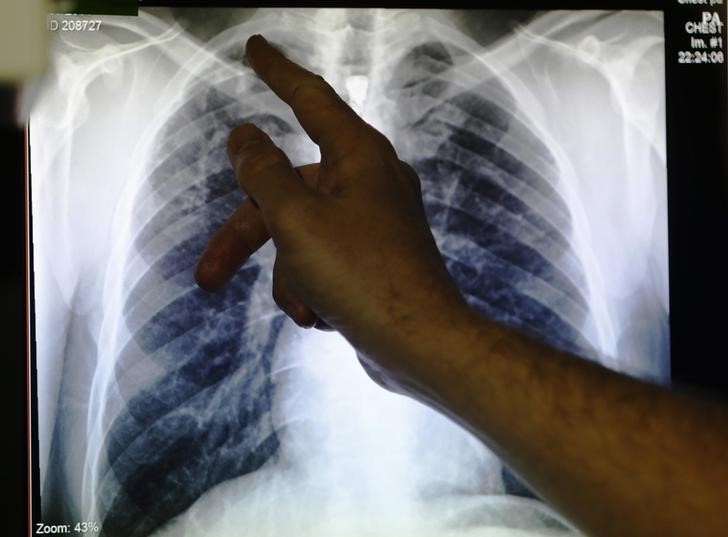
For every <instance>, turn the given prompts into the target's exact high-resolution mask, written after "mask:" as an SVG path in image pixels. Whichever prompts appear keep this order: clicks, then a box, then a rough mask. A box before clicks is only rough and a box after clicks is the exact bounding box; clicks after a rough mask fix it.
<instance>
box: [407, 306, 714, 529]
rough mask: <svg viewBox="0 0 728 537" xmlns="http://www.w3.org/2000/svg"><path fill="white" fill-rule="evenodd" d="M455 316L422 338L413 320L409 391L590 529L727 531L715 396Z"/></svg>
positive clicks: (476, 319)
mask: <svg viewBox="0 0 728 537" xmlns="http://www.w3.org/2000/svg"><path fill="white" fill-rule="evenodd" d="M458 315H460V316H459V317H458ZM458 315H453V316H452V318H453V319H454V321H453V322H456V321H457V322H459V323H460V328H458V329H456V330H453V329H452V327H449V329H448V330H447V331H444V332H447V333H449V334H451V336H445V337H444V338H443V337H440V338H431V340H429V341H426V340H427V339H428V336H426V335H424V334H425V332H426V333H433V332H434V333H437V331H436V330H434V331H433V330H426V331H425V330H423V339H424V340H425V341H423V342H421V343H420V344H416V343H414V342H411V345H412V347H411V348H415V349H417V351H416V354H415V355H413V356H410V357H409V360H412V361H414V362H415V363H412V361H411V362H410V365H411V367H412V368H413V369H412V376H411V378H410V380H409V381H407V384H408V385H409V390H410V391H411V392H414V393H415V396H416V397H418V398H420V399H421V400H424V401H426V402H427V403H428V404H430V405H432V406H435V407H437V408H438V409H440V410H441V411H443V412H445V413H447V414H449V415H451V416H452V417H453V418H454V419H456V420H457V421H459V422H461V423H462V424H463V425H465V426H466V427H468V428H469V429H471V430H472V431H473V432H474V433H475V434H477V435H479V436H480V437H481V438H483V439H484V440H485V441H486V442H487V443H489V445H490V446H491V447H492V448H493V449H494V450H495V451H496V452H497V453H498V454H499V455H500V456H501V457H503V458H504V460H506V461H507V462H508V463H509V464H510V465H511V466H512V467H513V468H514V469H515V470H517V471H518V472H519V473H520V474H521V475H522V476H523V477H524V478H525V479H526V480H528V482H529V483H530V484H531V485H532V486H533V487H534V488H535V489H536V490H537V491H538V492H539V493H540V494H541V495H542V496H543V497H544V498H545V499H547V500H548V501H550V502H551V503H552V504H553V505H554V507H556V508H557V509H559V510H560V511H561V512H562V513H564V514H565V515H566V516H567V517H569V518H570V519H571V520H572V521H573V522H574V523H575V524H576V525H577V526H579V527H580V528H581V529H583V530H584V531H586V532H587V533H588V534H589V535H594V536H605V537H606V536H618V537H625V536H630V535H639V536H643V535H644V536H648V535H650V536H651V535H655V536H658V535H659V536H661V537H666V536H671V535H675V536H686V535H701V536H704V537H709V536H713V535H715V536H719V535H720V536H725V535H728V510H727V509H726V505H728V503H726V502H728V459H727V458H726V457H725V453H726V449H728V413H727V412H726V408H725V407H724V406H722V405H719V404H713V403H709V402H705V401H700V400H695V399H693V398H691V397H688V396H684V395H680V394H676V393H673V392H670V391H668V390H665V389H663V388H660V387H656V386H652V385H649V384H645V383H642V382H639V381H636V380H633V379H630V378H628V377H625V376H622V375H618V374H616V373H613V372H611V371H609V370H607V369H604V368H602V367H600V366H598V365H595V364H592V363H589V362H586V361H584V360H581V359H578V358H574V357H571V356H568V355H566V354H564V353H560V352H558V351H555V350H553V349H551V348H548V347H546V346H544V345H542V344H540V343H538V342H535V341H532V340H530V339H527V338H525V337H523V336H522V335H520V334H517V333H515V332H513V331H511V330H509V329H506V328H502V327H500V326H497V325H495V324H492V323H490V322H488V321H486V320H484V319H481V318H479V317H477V316H475V315H474V314H472V313H468V314H458ZM442 333H443V331H441V332H440V334H442Z"/></svg>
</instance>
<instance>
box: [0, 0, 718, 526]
mask: <svg viewBox="0 0 728 537" xmlns="http://www.w3.org/2000/svg"><path fill="white" fill-rule="evenodd" d="M257 4H258V5H265V6H266V7H275V6H280V7H284V6H302V5H317V6H321V7H325V6H342V5H345V6H351V7H357V6H359V7H369V6H381V7H393V4H391V3H387V4H386V6H385V3H384V2H379V3H372V2H370V3H362V2H320V3H317V4H312V3H310V2H309V3H305V4H304V3H302V2H279V3H275V2H267V3H262V2H258V3H257ZM139 5H140V7H146V6H150V7H151V6H180V7H191V6H195V5H197V6H200V5H204V6H205V7H211V6H236V5H237V6H243V5H245V3H244V2H230V1H227V2H226V1H209V2H204V1H201V0H195V1H166V2H151V1H143V0H140V2H139ZM247 5H248V6H249V5H250V3H248V4H247ZM397 7H445V8H456V7H468V6H467V2H447V4H446V5H443V4H442V3H441V4H440V5H439V6H438V5H437V4H434V3H428V4H424V3H422V2H405V3H397ZM479 8H480V9H483V8H500V9H509V10H516V9H620V8H622V9H656V10H664V11H665V32H666V45H665V46H666V68H667V71H666V76H667V136H668V138H667V155H668V197H669V245H670V302H671V306H670V318H671V347H672V349H671V355H672V375H673V383H674V384H675V385H676V386H677V387H680V388H681V389H685V390H687V391H696V392H700V393H704V394H706V395H709V396H716V397H720V398H723V397H726V396H728V377H726V376H725V375H724V374H723V373H722V371H723V369H725V368H724V367H723V366H724V362H726V361H728V351H726V341H725V336H724V333H725V332H727V331H728V323H727V322H726V321H728V314H727V313H726V308H728V151H726V149H728V137H727V134H728V133H727V132H726V123H727V122H728V94H727V92H726V86H727V80H726V65H725V64H723V65H715V66H695V65H681V64H678V63H677V57H678V51H680V50H684V49H687V48H688V46H687V45H688V42H689V37H687V36H686V34H685V31H684V24H685V22H686V21H687V20H700V13H701V12H702V11H703V9H702V8H700V7H695V6H680V5H678V3H677V0H670V1H643V2H640V1H634V0H632V1H612V2H606V1H602V2H594V1H585V0H573V1H561V2H554V1H537V0H533V1H530V2H526V1H519V0H515V1H513V0H511V1H508V2H505V1H500V2H482V3H480V5H479ZM707 9H709V10H711V11H712V10H714V9H717V10H719V11H720V14H721V17H722V20H723V21H724V22H728V21H726V17H725V14H726V13H725V7H724V6H716V8H707ZM0 16H2V13H0ZM723 40H724V42H726V41H728V39H727V37H726V31H725V26H724V29H723ZM21 45H22V44H21ZM12 108H13V88H9V87H7V86H6V87H0V123H2V125H0V143H1V144H2V145H1V147H2V155H3V160H4V163H5V165H4V169H5V170H6V173H5V174H4V179H5V182H4V192H3V196H2V200H3V210H2V212H0V217H1V218H2V222H1V229H2V244H3V246H4V252H3V255H2V263H0V292H2V306H3V307H2V313H3V315H2V321H3V322H2V323H0V325H1V326H2V335H3V336H4V337H3V339H2V341H3V343H4V350H5V351H6V352H4V353H3V354H4V356H5V364H6V365H7V367H6V369H5V370H4V372H3V376H4V377H5V380H6V382H5V386H6V389H5V390H3V411H4V415H3V420H2V427H3V428H2V433H3V436H4V437H5V439H6V441H5V442H4V447H5V450H6V451H5V453H6V454H7V455H9V457H8V458H7V459H6V462H5V464H2V465H0V478H2V479H3V480H4V481H5V482H6V483H8V484H10V485H11V487H10V488H9V494H8V495H7V496H6V498H7V499H6V507H7V508H8V509H7V511H6V512H8V513H13V515H12V516H11V517H9V518H8V519H6V520H4V524H3V526H4V528H3V529H4V530H5V533H6V534H8V535H28V534H29V528H28V516H29V511H28V503H29V502H28V499H29V498H28V490H29V489H28V475H29V474H28V465H27V462H28V442H27V438H28V415H27V400H28V399H27V396H28V387H29V384H28V383H29V382H31V381H32V379H29V378H27V374H26V371H27V365H28V362H27V361H26V360H28V359H29V358H28V345H27V339H26V329H27V326H26V313H27V312H26V276H25V275H26V254H27V255H32V251H31V252H26V236H27V235H26V233H27V230H26V224H25V222H26V195H25V187H26V183H25V158H26V155H25V143H24V132H23V130H22V129H20V128H18V127H15V126H14V125H12V124H11V122H10V121H9V120H8V118H9V117H12V113H11V112H10V110H12ZM31 366H34V364H31ZM31 387H32V386H31ZM13 462H15V464H13ZM32 464H33V466H36V465H37V463H36V462H35V461H33V463H32ZM34 474H35V475H36V476H37V475H38V474H37V472H34ZM33 489H34V490H35V491H36V493H37V491H38V490H39V489H38V483H35V484H34V485H33ZM35 499H36V500H37V498H35ZM36 505H38V504H37V503H36ZM47 522H52V521H47ZM58 522H68V521H58Z"/></svg>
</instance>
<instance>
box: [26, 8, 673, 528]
mask: <svg viewBox="0 0 728 537" xmlns="http://www.w3.org/2000/svg"><path fill="white" fill-rule="evenodd" d="M509 13H510V12H489V11H468V12H463V13H458V12H450V11H444V10H428V11H416V10H386V9H378V10H374V9H301V10H289V9H286V10H281V9H270V10H265V9H259V10H212V9H207V10H204V9H200V10H190V9H187V10H182V11H179V12H177V11H175V10H171V9H158V10H146V11H145V10H141V11H140V15H139V17H134V18H123V17H102V18H101V19H100V20H101V24H100V27H99V28H98V30H97V31H85V32H84V31H78V32H58V33H56V34H55V36H54V44H53V48H52V58H51V67H50V70H49V72H48V73H47V75H46V76H45V77H44V79H43V80H42V81H40V82H39V83H38V84H37V85H36V86H35V88H34V91H35V93H36V95H37V99H36V104H35V106H34V108H33V110H32V111H31V115H30V127H29V128H30V143H31V173H32V179H31V185H30V186H31V193H32V196H31V215H32V221H33V235H32V241H33V255H34V266H33V270H34V280H33V281H34V295H33V296H34V302H33V306H34V313H35V337H36V352H37V353H36V359H37V379H38V393H37V401H36V402H37V411H38V444H37V446H36V447H37V450H38V460H39V462H40V479H39V482H40V486H41V490H40V496H41V517H42V519H43V520H44V521H46V522H53V523H56V524H60V523H71V522H72V521H94V522H97V523H98V525H99V526H98V528H97V529H98V531H97V532H95V531H92V533H89V534H100V535H104V536H110V537H117V536H124V537H146V536H151V535H154V536H156V537H166V536H190V537H206V536H215V537H233V536H240V537H247V536H251V537H273V536H275V537H294V536H296V537H306V536H317V537H329V536H330V537H334V536H336V537H360V536H361V537H364V536H367V537H370V536H371V537H378V536H387V537H388V536H394V535H396V536H401V537H407V536H418V537H427V536H432V537H435V536H437V537H443V536H477V537H481V536H499V537H500V536H514V537H516V536H518V537H524V536H566V535H578V532H577V531H576V530H575V529H573V528H572V527H571V526H570V525H569V524H568V522H566V521H564V520H563V519H562V518H561V517H560V516H559V515H558V514H556V513H555V512H554V511H553V510H552V509H551V508H549V507H548V506H547V505H546V504H545V503H544V502H543V501H541V500H540V499H539V497H538V495H537V493H535V492H533V491H531V490H529V489H528V487H527V486H526V485H525V484H524V483H523V482H522V481H521V480H520V479H519V478H518V477H517V476H515V475H514V474H513V473H512V472H510V471H509V470H508V469H507V468H504V465H503V464H502V463H501V462H500V461H499V459H498V458H497V457H496V456H495V455H494V454H493V453H492V452H491V451H490V450H489V449H487V448H486V447H485V446H484V445H483V444H482V443H481V442H480V441H479V440H477V439H476V438H475V437H474V436H472V435H471V434H470V433H468V432H466V431H465V430H464V429H462V428H461V427H459V426H458V425H456V424H455V423H453V422H451V421H450V420H449V419H447V418H446V417H443V416H441V415H439V414H437V413H436V412H434V411H433V410H431V409H430V408H428V407H426V406H424V405H421V404H419V403H416V402H414V401H412V400H410V399H408V398H405V397H402V396H399V395H395V394H392V393H389V392H386V391H384V390H382V389H381V388H379V387H378V386H377V385H375V384H374V383H373V382H371V381H370V380H369V378H368V377H367V376H366V374H365V373H364V372H363V370H362V369H361V366H360V365H359V363H358V362H357V360H356V359H355V353H354V351H353V349H352V348H351V347H350V346H349V345H348V343H347V342H346V341H345V340H344V339H343V338H342V337H341V336H339V335H337V334H335V333H319V332H316V331H304V330H301V329H299V328H297V327H296V326H295V325H294V324H293V323H292V322H291V321H289V320H287V319H286V318H285V316H284V315H283V314H282V313H281V312H280V311H279V310H278V309H277V308H276V307H275V304H274V303H273V300H272V298H271V296H270V293H271V274H270V273H271V268H272V261H273V257H274V249H273V246H272V245H270V244H269V245H267V246H266V247H265V248H264V249H263V250H261V251H260V252H258V253H257V254H256V255H255V256H254V257H253V258H251V259H250V260H249V261H248V262H247V263H246V264H245V265H244V266H243V267H242V268H241V269H240V272H239V273H238V274H237V276H236V278H235V279H234V280H233V281H232V282H231V284H230V285H228V286H227V287H226V288H225V289H223V290H222V291H220V292H217V293H212V294H208V293H206V292H203V291H202V290H200V289H199V288H197V287H196V285H195V283H194V281H193V271H194V267H195V263H196V261H197V259H198V256H199V255H200V253H201V252H202V250H203V248H204V246H205V244H206V242H207V240H208V238H209V237H210V236H211V235H212V233H213V232H214V231H215V230H216V229H217V228H218V227H219V226H220V225H221V224H222V222H223V221H224V220H225V219H226V218H227V217H228V216H229V215H230V214H231V213H232V212H233V211H234V210H235V208H236V207H237V206H238V205H239V204H240V202H241V201H242V200H243V198H244V195H243V194H242V193H241V192H240V191H239V189H238V187H237V183H236V180H235V177H234V175H233V172H232V169H231V167H230V165H229V163H228V159H227V157H226V153H225V143H226V139H227V136H228V133H229V131H230V130H231V129H232V128H233V127H234V126H236V125H238V124H241V123H244V122H252V123H255V124H256V125H258V126H259V127H260V128H262V129H264V130H265V131H266V132H268V133H269V134H270V135H271V137H272V138H273V139H274V141H275V142H276V143H277V144H278V145H279V146H281V147H282V148H283V149H284V150H285V151H286V153H287V154H288V155H289V157H290V158H291V161H292V162H293V164H294V165H301V164H306V163H310V162H317V161H318V160H319V153H318V148H317V147H316V146H315V145H314V144H313V143H312V142H311V141H310V140H309V139H308V138H307V137H306V136H305V134H304V132H303V130H302V129H301V127H300V126H299V125H298V123H297V121H296V120H295V117H294V116H293V114H292V112H291V111H290V109H289V108H288V107H287V106H286V105H285V104H283V103H282V102H281V101H279V100H278V98H277V97H275V95H274V94H273V93H272V92H271V91H270V90H269V89H268V88H267V87H266V86H265V85H264V84H263V83H262V82H261V81H260V80H259V79H257V77H256V76H255V75H254V74H253V72H252V70H251V69H250V68H249V67H247V66H246V64H245V62H244V58H243V50H244V44H245V42H246V40H247V38H248V37H250V36H251V35H252V34H255V33H260V34H263V35H264V36H265V37H266V38H267V39H268V40H269V41H271V42H272V43H274V44H276V45H277V46H278V47H280V48H281V49H282V50H283V51H284V52H285V53H286V54H287V55H288V56H289V57H290V58H292V59H293V60H294V61H296V62H298V63H301V64H302V65H304V66H306V67H307V68H309V69H311V70H312V71H314V72H316V73H319V74H321V75H323V76H324V78H326V79H327V80H328V81H329V82H330V83H331V84H332V85H333V86H334V88H335V89H336V90H337V91H338V92H339V94H340V95H341V96H342V98H344V99H345V100H346V101H347V102H348V103H349V104H350V105H351V106H352V107H353V108H354V110H355V111H356V112H357V113H359V114H360V115H361V116H362V117H363V118H364V119H365V120H366V121H368V122H369V123H371V124H372V125H373V126H374V127H376V128H377V129H379V130H380V131H381V132H383V133H384V134H385V135H386V136H387V137H388V138H389V139H390V140H391V141H392V143H393V144H394V146H395V148H396V150H397V152H398V154H399V156H400V158H401V159H402V160H404V161H406V162H408V163H410V164H411V165H412V166H413V167H414V169H415V170H416V171H417V173H418V174H419V176H420V178H421V180H422V191H423V197H424V202H425V207H426V210H427V215H428V218H429V222H430V224H431V226H432V229H433V233H434V235H435V238H436V240H437V242H438V245H439V247H440V249H441V251H442V254H443V257H444V259H445V260H446V263H447V267H448V269H449V270H450V271H451V273H452V275H453V276H454V278H455V280H456V281H457V283H458V285H459V286H460V288H461V290H462V292H463V294H464V296H465V297H466V298H467V300H468V301H469V303H470V304H472V306H473V307H474V308H477V309H478V310H480V311H482V312H484V313H485V314H487V315H488V316H490V317H491V318H493V319H496V320H498V321H500V322H503V323H506V324H508V325H511V326H513V327H516V328H518V329H520V330H522V331H525V332H527V333H529V334H531V335H532V336H535V337H537V338H540V339H542V340H544V341H546V342H548V343H550V344H552V345H554V346H557V347H559V348H561V349H564V350H566V351H569V352H571V353H574V354H576V355H579V356H581V357H583V358H585V359H588V360H594V361H597V362H599V363H601V364H604V365H605V366H607V367H610V368H613V369H616V370H619V371H623V372H626V373H628V374H630V375H634V376H638V377H641V378H646V379H650V380H653V381H657V382H666V381H668V380H669V378H668V377H669V373H668V372H669V337H668V334H669V330H668V326H669V317H668V314H669V312H668V268H667V204H666V190H667V185H666V163H665V110H664V107H665V95H664V94H665V88H664V85H665V83H664V35H663V21H662V14H661V13H655V12H638V11H630V12H602V11H600V12H595V11H574V12H563V11H558V12H557V11H554V12H533V13H525V12H518V13H512V14H509ZM182 15H184V17H183V16H182ZM511 15H512V16H511ZM509 17H510V18H509ZM372 218H376V214H375V213H373V214H372ZM513 396H514V397H518V394H513ZM594 397H599V394H598V393H595V394H594Z"/></svg>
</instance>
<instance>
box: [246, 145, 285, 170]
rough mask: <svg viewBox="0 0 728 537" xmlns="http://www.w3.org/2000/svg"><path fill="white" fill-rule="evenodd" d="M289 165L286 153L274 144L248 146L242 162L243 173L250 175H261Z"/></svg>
mask: <svg viewBox="0 0 728 537" xmlns="http://www.w3.org/2000/svg"><path fill="white" fill-rule="evenodd" d="M287 163H288V157H286V155H285V153H283V151H282V150H281V149H279V148H277V147H275V146H274V145H272V144H268V143H264V142H261V143H259V144H258V143H256V144H254V145H251V146H248V147H247V149H246V150H244V154H243V156H242V158H241V161H240V166H241V167H242V168H243V169H242V170H241V171H243V172H244V173H246V174H248V175H261V174H264V173H266V172H268V171H270V170H272V169H274V168H276V167H278V166H281V165H285V164H287Z"/></svg>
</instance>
